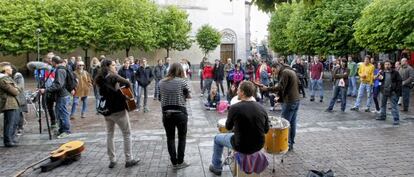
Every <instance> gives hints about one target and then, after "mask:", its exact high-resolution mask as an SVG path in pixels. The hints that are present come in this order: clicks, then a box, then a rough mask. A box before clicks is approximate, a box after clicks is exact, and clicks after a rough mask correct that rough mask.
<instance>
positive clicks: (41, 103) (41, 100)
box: [35, 69, 52, 140]
mask: <svg viewBox="0 0 414 177" xmlns="http://www.w3.org/2000/svg"><path fill="white" fill-rule="evenodd" d="M44 72H45V71H44V70H43V73H42V69H36V72H35V73H37V74H36V76H35V77H36V78H37V79H38V82H37V88H38V89H40V88H44V86H45V80H44V76H45V73H44ZM37 96H38V100H37V104H38V112H37V115H38V122H39V133H40V134H42V109H43V111H44V113H45V118H46V126H47V130H48V133H49V140H52V134H51V132H50V125H49V116H48V109H47V106H46V96H45V94H41V93H40V92H39V93H38V95H37Z"/></svg>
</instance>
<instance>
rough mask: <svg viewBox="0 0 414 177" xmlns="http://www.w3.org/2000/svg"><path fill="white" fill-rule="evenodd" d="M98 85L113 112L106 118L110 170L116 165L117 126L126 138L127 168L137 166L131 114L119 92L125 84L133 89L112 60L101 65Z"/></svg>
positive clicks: (107, 105) (97, 79) (97, 78)
mask: <svg viewBox="0 0 414 177" xmlns="http://www.w3.org/2000/svg"><path fill="white" fill-rule="evenodd" d="M95 82H96V84H97V86H98V87H99V93H100V94H101V96H102V98H103V99H104V100H105V101H106V105H105V106H106V107H107V108H108V109H109V111H110V112H111V114H110V115H108V116H105V122H106V131H107V149H108V156H109V161H110V163H109V168H114V167H115V165H116V157H115V143H114V131H115V124H117V125H118V127H119V128H120V129H121V132H122V136H123V138H124V153H125V160H126V163H125V168H128V167H131V166H134V165H137V164H138V162H139V161H140V159H139V158H138V159H136V160H134V159H133V157H132V152H131V148H132V147H131V124H130V122H129V114H128V112H127V111H126V109H125V108H126V103H125V100H124V99H120V98H123V97H124V96H123V95H122V93H120V91H119V85H120V84H124V85H126V86H127V87H131V83H130V82H129V81H128V80H126V79H124V78H122V77H121V76H119V75H118V74H117V72H116V63H115V62H114V61H111V60H106V59H104V60H103V61H102V63H101V70H100V71H99V74H98V76H97V77H96V81H95Z"/></svg>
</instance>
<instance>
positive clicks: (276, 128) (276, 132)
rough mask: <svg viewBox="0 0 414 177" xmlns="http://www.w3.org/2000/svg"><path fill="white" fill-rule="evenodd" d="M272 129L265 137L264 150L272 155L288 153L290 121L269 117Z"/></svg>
mask: <svg viewBox="0 0 414 177" xmlns="http://www.w3.org/2000/svg"><path fill="white" fill-rule="evenodd" d="M269 121H270V129H269V132H267V133H266V135H265V144H264V148H265V150H266V152H268V153H270V154H282V153H286V152H287V151H288V149H289V143H288V139H289V128H290V124H289V121H287V120H286V119H283V118H280V117H274V116H269Z"/></svg>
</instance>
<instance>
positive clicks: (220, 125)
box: [217, 118, 229, 133]
mask: <svg viewBox="0 0 414 177" xmlns="http://www.w3.org/2000/svg"><path fill="white" fill-rule="evenodd" d="M226 121H227V119H226V118H223V119H220V120H219V121H218V122H217V127H218V130H219V132H220V133H227V132H229V131H228V130H227V129H226Z"/></svg>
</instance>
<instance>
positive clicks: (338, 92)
mask: <svg viewBox="0 0 414 177" xmlns="http://www.w3.org/2000/svg"><path fill="white" fill-rule="evenodd" d="M346 90H347V88H346V87H339V86H334V90H333V96H332V99H331V102H330V103H329V107H328V109H329V110H332V109H333V107H334V105H335V102H336V101H337V100H338V98H339V97H340V98H341V110H342V111H345V107H346Z"/></svg>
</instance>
